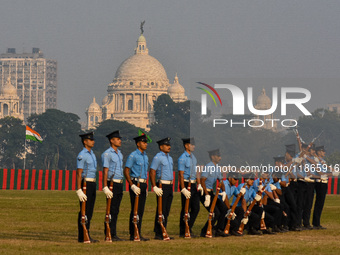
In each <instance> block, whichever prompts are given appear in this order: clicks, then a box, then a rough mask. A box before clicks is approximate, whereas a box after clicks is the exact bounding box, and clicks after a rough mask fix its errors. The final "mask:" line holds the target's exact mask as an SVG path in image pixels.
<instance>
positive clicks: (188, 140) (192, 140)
mask: <svg viewBox="0 0 340 255" xmlns="http://www.w3.org/2000/svg"><path fill="white" fill-rule="evenodd" d="M182 141H183V145H184V144H187V143H190V144H191V145H195V138H194V137H191V138H182Z"/></svg>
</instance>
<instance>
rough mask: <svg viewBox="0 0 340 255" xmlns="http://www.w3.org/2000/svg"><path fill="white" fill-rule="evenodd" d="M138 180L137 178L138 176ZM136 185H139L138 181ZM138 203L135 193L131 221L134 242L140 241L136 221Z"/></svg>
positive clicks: (137, 217) (137, 196) (137, 220)
mask: <svg viewBox="0 0 340 255" xmlns="http://www.w3.org/2000/svg"><path fill="white" fill-rule="evenodd" d="M138 180H139V178H138ZM137 187H138V188H139V187H140V183H139V181H138V183H137ZM138 204H139V195H136V196H135V204H134V207H133V221H132V222H133V225H134V233H133V236H134V239H133V241H135V242H139V241H140V236H139V231H138V222H139V216H138Z"/></svg>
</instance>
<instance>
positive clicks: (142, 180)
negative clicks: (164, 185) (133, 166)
mask: <svg viewBox="0 0 340 255" xmlns="http://www.w3.org/2000/svg"><path fill="white" fill-rule="evenodd" d="M131 179H132V180H133V181H136V182H138V181H139V182H140V183H146V179H142V178H139V180H138V178H135V177H133V178H131Z"/></svg>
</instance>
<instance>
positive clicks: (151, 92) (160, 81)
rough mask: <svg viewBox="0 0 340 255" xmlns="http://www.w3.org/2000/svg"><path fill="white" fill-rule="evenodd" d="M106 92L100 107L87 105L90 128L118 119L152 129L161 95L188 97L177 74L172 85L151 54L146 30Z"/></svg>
mask: <svg viewBox="0 0 340 255" xmlns="http://www.w3.org/2000/svg"><path fill="white" fill-rule="evenodd" d="M107 92H108V93H107V96H106V97H105V98H104V99H103V101H102V105H101V106H99V105H98V104H97V103H95V101H93V102H92V103H91V105H90V106H89V108H87V110H86V115H87V128H88V129H90V128H94V127H95V126H96V125H98V124H99V122H100V121H102V120H108V119H115V120H119V121H127V122H129V123H131V124H133V125H135V126H137V127H140V128H143V129H145V130H149V129H150V125H151V124H152V123H153V122H154V121H155V117H154V109H153V104H154V101H155V100H157V98H158V97H159V96H160V95H162V94H169V95H170V97H171V98H172V99H173V100H174V101H175V102H183V101H186V100H187V97H186V96H185V90H184V88H183V86H182V85H181V84H180V83H179V78H178V76H177V74H176V76H175V78H174V83H173V84H170V83H169V79H168V77H167V74H166V71H165V69H164V67H163V65H162V64H161V63H160V62H159V61H158V60H157V59H156V58H154V57H152V56H150V55H149V49H148V47H147V44H146V39H145V37H144V35H143V33H142V34H141V35H140V36H139V38H138V40H137V47H136V48H135V50H134V55H132V56H131V57H129V58H127V59H126V60H125V61H123V62H122V64H121V65H120V66H119V67H118V69H117V71H116V73H115V76H114V79H113V82H112V83H110V84H109V85H108V89H107ZM98 107H99V108H100V110H101V113H102V118H101V119H100V118H99V117H98ZM96 120H98V122H96Z"/></svg>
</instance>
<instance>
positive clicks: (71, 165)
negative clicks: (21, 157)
mask: <svg viewBox="0 0 340 255" xmlns="http://www.w3.org/2000/svg"><path fill="white" fill-rule="evenodd" d="M78 120H79V117H78V116H77V115H75V114H73V113H66V112H63V111H60V110H57V109H48V110H46V112H44V113H42V114H39V115H36V114H34V115H31V116H30V117H29V118H28V121H27V122H28V125H29V126H30V127H32V128H33V129H34V130H36V131H37V132H38V133H39V134H40V135H41V136H42V138H43V139H44V141H43V142H42V143H36V142H30V148H31V150H32V153H31V154H30V155H29V157H28V159H29V160H28V162H29V166H30V167H31V168H43V169H75V168H76V160H75V159H76V157H77V154H78V153H79V151H80V150H81V147H82V145H81V142H80V139H79V134H80V133H81V127H80V124H79V123H78Z"/></svg>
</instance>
